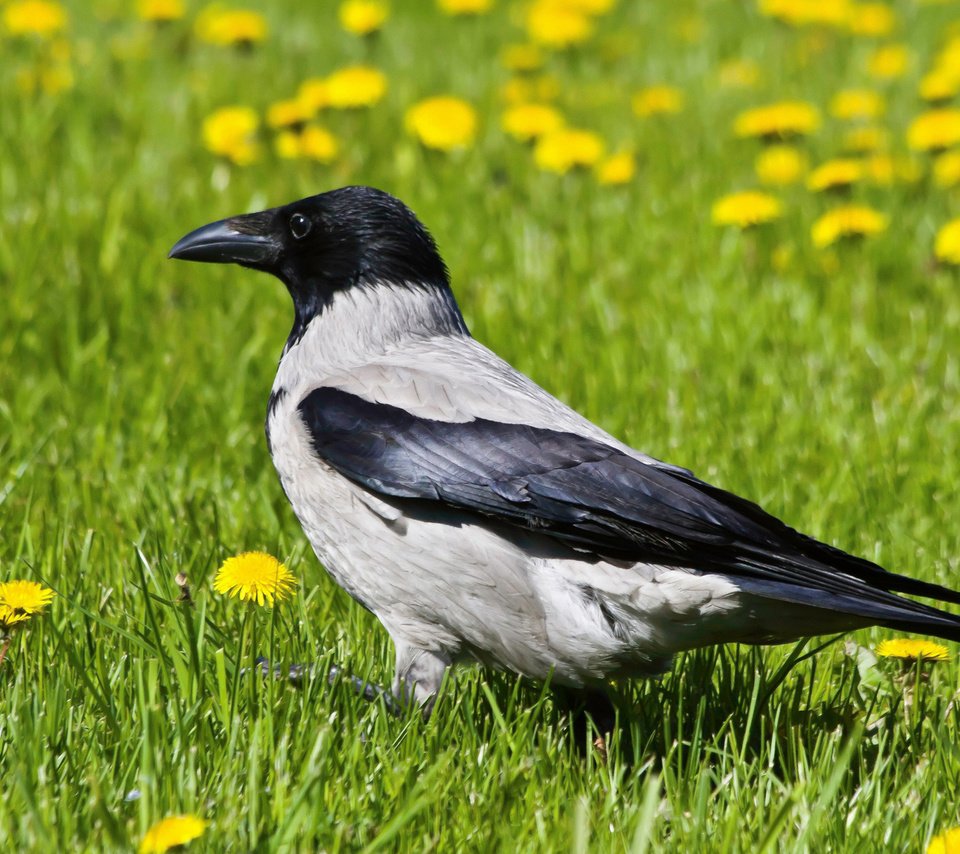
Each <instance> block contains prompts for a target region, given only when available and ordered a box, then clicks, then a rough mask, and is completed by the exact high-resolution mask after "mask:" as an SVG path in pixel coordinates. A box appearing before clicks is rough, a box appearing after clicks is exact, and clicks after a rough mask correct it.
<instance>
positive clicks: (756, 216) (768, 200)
mask: <svg viewBox="0 0 960 854" xmlns="http://www.w3.org/2000/svg"><path fill="white" fill-rule="evenodd" d="M781 216H783V205H782V204H781V203H780V200H779V199H778V198H777V197H776V196H771V195H769V194H767V193H760V192H757V191H756V190H747V191H745V192H742V193H730V195H727V196H723V198H720V199H717V201H716V202H714V204H713V208H712V209H711V211H710V218H711V220H712V221H713V224H714V225H734V226H736V227H737V228H749V227H750V226H754V225H762V224H763V223H766V222H772V221H773V220H775V219H779V218H780V217H781Z"/></svg>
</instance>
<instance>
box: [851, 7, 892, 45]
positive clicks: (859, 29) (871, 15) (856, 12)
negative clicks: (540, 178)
mask: <svg viewBox="0 0 960 854" xmlns="http://www.w3.org/2000/svg"><path fill="white" fill-rule="evenodd" d="M896 26H897V16H896V13H895V12H894V11H893V9H891V8H890V7H889V6H887V5H886V3H855V4H854V5H853V6H851V7H850V14H849V17H848V18H847V29H848V30H849V31H850V32H851V33H853V35H855V36H866V37H868V38H883V37H884V36H889V35H890V33H892V32H893V31H894V29H896Z"/></svg>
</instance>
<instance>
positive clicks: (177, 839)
mask: <svg viewBox="0 0 960 854" xmlns="http://www.w3.org/2000/svg"><path fill="white" fill-rule="evenodd" d="M207 824H208V822H206V821H204V820H203V819H202V818H198V817H197V816H195V815H172V816H169V817H168V818H164V819H161V820H160V821H158V822H157V823H156V824H154V825H153V826H152V827H151V828H150V829H149V830H148V831H147V832H146V833H145V834H144V836H143V839H142V840H141V842H140V847H139V848H138V849H137V851H138V852H139V854H164V852H166V851H169V850H170V849H171V848H176V847H178V846H180V845H186V844H187V843H188V842H191V841H192V840H194V839H197V838H198V837H200V836H202V835H203V832H204V831H205V830H206V829H207Z"/></svg>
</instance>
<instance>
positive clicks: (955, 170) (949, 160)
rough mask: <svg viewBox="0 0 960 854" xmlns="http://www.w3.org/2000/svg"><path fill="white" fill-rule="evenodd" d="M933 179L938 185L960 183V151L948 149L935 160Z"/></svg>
mask: <svg viewBox="0 0 960 854" xmlns="http://www.w3.org/2000/svg"><path fill="white" fill-rule="evenodd" d="M933 181H934V183H935V184H936V185H937V186H938V187H956V186H957V184H960V151H947V152H945V153H944V154H939V155H937V159H936V160H934V161H933Z"/></svg>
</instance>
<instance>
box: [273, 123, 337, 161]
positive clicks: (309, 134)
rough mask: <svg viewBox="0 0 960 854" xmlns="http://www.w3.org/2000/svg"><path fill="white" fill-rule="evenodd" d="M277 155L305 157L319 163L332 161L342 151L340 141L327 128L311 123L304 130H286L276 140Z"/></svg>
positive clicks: (290, 157) (286, 157) (288, 157)
mask: <svg viewBox="0 0 960 854" xmlns="http://www.w3.org/2000/svg"><path fill="white" fill-rule="evenodd" d="M274 149H275V150H276V152H277V155H278V156H280V157H282V158H284V159H285V160H294V159H296V158H298V157H304V158H306V159H308V160H315V161H316V162H317V163H332V162H333V161H334V160H336V159H337V155H338V154H339V153H340V143H339V142H338V141H337V138H336V137H335V136H334V135H333V134H332V133H330V131H328V130H327V129H326V128H322V127H318V126H317V125H309V126H307V127H305V128H304V129H303V130H302V131H299V132H297V131H293V130H284V131H282V132H281V133H279V134H278V135H277V138H276V139H275V140H274Z"/></svg>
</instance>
